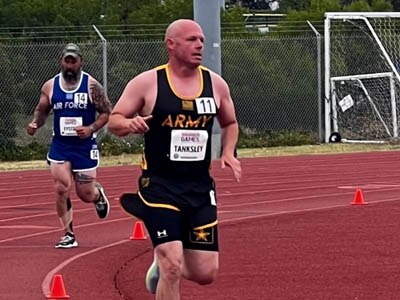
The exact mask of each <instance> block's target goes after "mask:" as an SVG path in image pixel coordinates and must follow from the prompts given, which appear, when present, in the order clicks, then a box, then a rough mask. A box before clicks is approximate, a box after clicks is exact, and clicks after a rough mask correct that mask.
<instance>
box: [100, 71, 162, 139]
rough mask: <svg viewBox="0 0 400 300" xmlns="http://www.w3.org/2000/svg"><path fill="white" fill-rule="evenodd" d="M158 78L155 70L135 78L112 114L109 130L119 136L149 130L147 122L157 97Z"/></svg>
mask: <svg viewBox="0 0 400 300" xmlns="http://www.w3.org/2000/svg"><path fill="white" fill-rule="evenodd" d="M156 83H157V77H156V72H155V71H154V70H150V71H146V72H144V73H142V74H140V75H138V76H137V77H135V78H133V79H132V80H131V81H130V82H129V83H128V84H127V86H126V87H125V90H124V91H123V93H122V95H121V97H120V99H119V100H118V102H117V104H116V105H115V107H114V109H113V111H112V112H111V116H110V120H109V123H108V129H109V130H110V131H111V132H112V133H114V134H115V135H117V136H125V135H127V134H130V133H134V134H139V133H144V132H146V131H148V130H149V127H148V126H147V122H148V121H149V120H150V119H151V118H152V116H151V115H150V113H151V111H152V108H153V106H154V102H155V97H156V93H157V91H156Z"/></svg>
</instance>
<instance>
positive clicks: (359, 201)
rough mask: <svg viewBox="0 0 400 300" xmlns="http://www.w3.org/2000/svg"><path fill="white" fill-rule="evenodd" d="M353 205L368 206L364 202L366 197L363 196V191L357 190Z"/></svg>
mask: <svg viewBox="0 0 400 300" xmlns="http://www.w3.org/2000/svg"><path fill="white" fill-rule="evenodd" d="M351 204H353V205H363V204H367V202H365V201H364V196H363V194H362V191H361V189H356V192H355V194H354V198H353V202H351Z"/></svg>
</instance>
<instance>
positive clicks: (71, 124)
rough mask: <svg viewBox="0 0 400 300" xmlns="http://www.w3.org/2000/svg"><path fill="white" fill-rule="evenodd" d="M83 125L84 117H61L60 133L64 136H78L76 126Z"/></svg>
mask: <svg viewBox="0 0 400 300" xmlns="http://www.w3.org/2000/svg"><path fill="white" fill-rule="evenodd" d="M78 126H82V117H61V118H60V134H61V135H62V136H77V135H78V134H77V133H76V131H75V128H76V127H78Z"/></svg>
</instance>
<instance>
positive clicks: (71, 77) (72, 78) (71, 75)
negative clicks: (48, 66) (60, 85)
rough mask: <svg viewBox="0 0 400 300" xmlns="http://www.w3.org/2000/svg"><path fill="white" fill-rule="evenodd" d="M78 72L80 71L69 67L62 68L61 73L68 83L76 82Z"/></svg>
mask: <svg viewBox="0 0 400 300" xmlns="http://www.w3.org/2000/svg"><path fill="white" fill-rule="evenodd" d="M79 73H80V71H78V72H77V71H74V70H71V69H63V70H62V75H63V78H64V80H65V81H66V82H69V83H74V82H76V81H77V80H78V76H79Z"/></svg>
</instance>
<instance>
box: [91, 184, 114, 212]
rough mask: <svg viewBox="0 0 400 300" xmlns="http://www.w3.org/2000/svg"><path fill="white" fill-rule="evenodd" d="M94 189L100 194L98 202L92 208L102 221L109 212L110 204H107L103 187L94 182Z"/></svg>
mask: <svg viewBox="0 0 400 300" xmlns="http://www.w3.org/2000/svg"><path fill="white" fill-rule="evenodd" d="M96 188H97V189H98V190H99V192H100V198H99V201H97V202H96V203H95V204H94V206H95V207H96V212H97V215H98V216H99V218H100V219H104V218H106V217H107V216H108V213H109V212H110V203H109V202H108V199H107V196H106V193H105V192H104V188H103V186H102V185H101V184H100V183H98V182H96Z"/></svg>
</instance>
